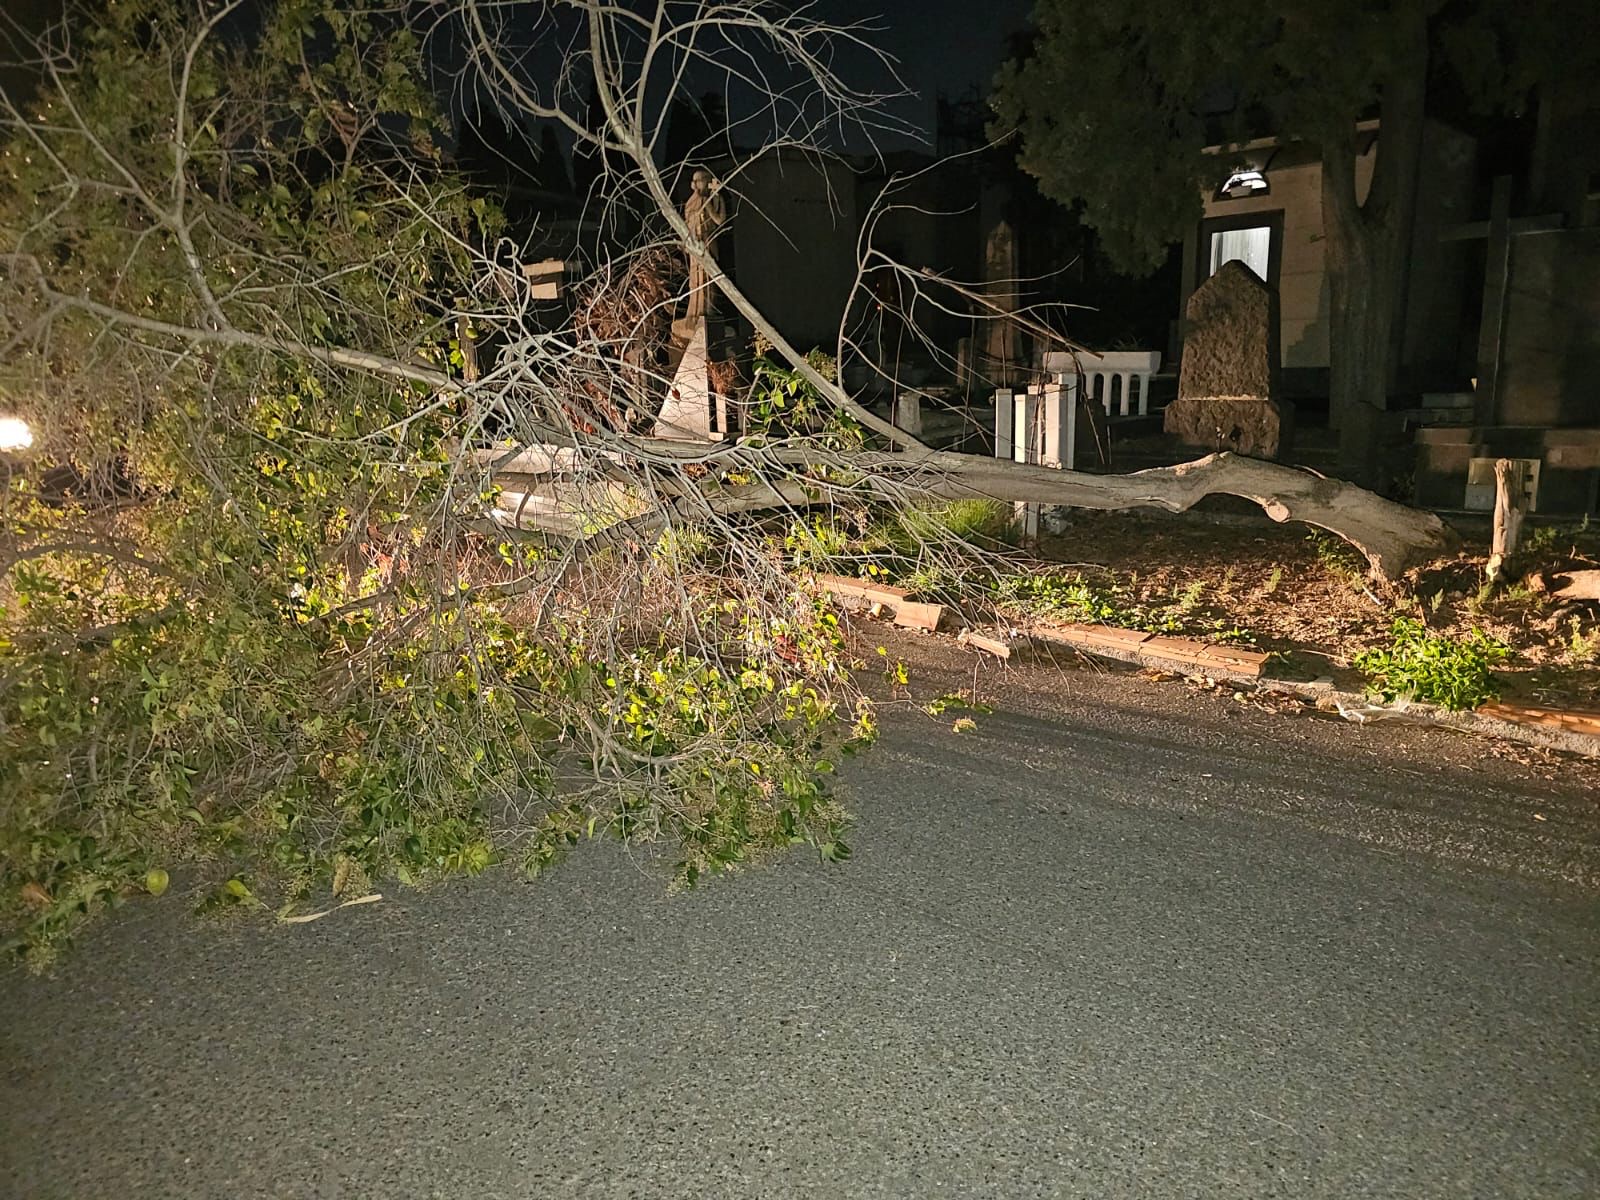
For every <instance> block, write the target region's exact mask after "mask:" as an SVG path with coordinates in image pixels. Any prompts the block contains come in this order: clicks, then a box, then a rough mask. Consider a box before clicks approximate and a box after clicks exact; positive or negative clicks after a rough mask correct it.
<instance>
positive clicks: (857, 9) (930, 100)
mask: <svg viewBox="0 0 1600 1200" xmlns="http://www.w3.org/2000/svg"><path fill="white" fill-rule="evenodd" d="M818 8H819V11H820V12H822V13H823V14H824V15H826V16H827V17H828V18H829V19H832V20H842V21H852V20H853V21H868V22H870V23H871V24H873V25H876V26H881V27H882V32H881V33H879V34H876V35H874V36H873V40H874V41H875V42H876V43H877V44H878V45H879V46H881V47H882V48H883V49H885V50H887V51H888V52H889V53H891V54H893V55H894V57H895V58H897V59H899V61H900V74H901V77H902V78H903V79H904V81H905V83H906V84H907V86H909V87H910V88H912V89H913V90H915V91H916V92H918V93H919V96H918V97H917V98H916V99H914V100H906V101H904V102H902V103H900V104H898V105H896V106H895V112H896V114H897V115H898V116H900V117H901V118H902V119H904V120H906V121H909V122H911V123H913V124H915V125H917V126H919V127H920V128H922V129H924V130H926V131H927V133H928V135H929V136H930V137H931V136H932V133H933V125H934V97H935V96H936V95H937V94H938V93H939V92H941V91H943V92H945V93H947V94H949V95H952V96H960V95H961V94H962V93H964V92H966V91H968V90H969V89H971V88H973V87H976V88H977V89H978V90H979V91H980V92H983V93H987V92H988V90H989V85H990V83H991V82H992V81H993V80H994V73H995V71H997V70H998V69H999V67H1000V63H1001V61H1002V60H1003V59H1004V58H1005V52H1006V39H1007V38H1008V37H1010V35H1011V34H1013V33H1016V32H1017V31H1019V30H1021V29H1022V28H1024V27H1025V26H1026V25H1027V22H1028V14H1029V12H1031V11H1032V9H1033V0H823V3H821V4H820V5H819V6H818Z"/></svg>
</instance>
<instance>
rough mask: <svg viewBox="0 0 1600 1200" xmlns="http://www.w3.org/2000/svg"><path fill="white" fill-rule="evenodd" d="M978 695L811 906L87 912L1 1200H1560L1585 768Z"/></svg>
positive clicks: (7, 1100)
mask: <svg viewBox="0 0 1600 1200" xmlns="http://www.w3.org/2000/svg"><path fill="white" fill-rule="evenodd" d="M1019 678H1021V680H1022V683H1021V684H1020V685H1019V686H1018V687H1017V688H1016V689H1015V694H1014V695H1013V696H1012V697H1011V698H1010V699H1009V700H1008V702H1007V710H1006V711H1004V712H1001V713H997V714H996V715H994V716H991V717H987V718H984V719H983V721H982V722H981V725H980V729H979V730H978V731H977V732H976V733H971V734H964V735H957V734H955V733H953V732H951V731H950V720H951V717H950V716H948V715H947V716H946V717H945V718H944V719H943V720H941V721H933V720H929V719H922V718H913V717H909V716H907V717H899V718H892V719H891V721H890V727H891V733H890V736H889V738H888V739H887V742H886V744H885V745H883V746H882V747H881V748H880V749H879V750H876V751H874V752H873V754H872V755H870V756H869V757H868V759H867V760H866V761H865V762H864V763H863V764H862V765H861V766H860V767H859V768H858V769H855V770H854V771H853V774H852V775H851V776H850V782H851V784H852V787H853V807H854V809H855V811H856V812H857V814H858V816H859V825H858V829H857V832H856V835H855V839H854V841H855V846H856V856H855V858H854V859H853V860H852V861H851V862H850V863H848V864H845V865H843V866H827V865H824V864H820V863H817V862H815V861H812V860H809V859H807V858H806V857H803V856H795V857H792V858H789V859H786V860H785V861H783V862H781V863H779V864H778V865H776V866H773V867H769V868H764V869H760V870H754V871H750V872H748V873H745V874H742V875H740V876H738V877H735V878H733V879H731V880H725V881H718V882H714V883H712V884H711V885H709V886H705V887H703V888H701V889H700V890H698V891H696V892H694V893H691V894H688V895H680V896H668V895H667V894H666V893H665V891H664V888H663V884H662V875H661V873H660V870H659V867H658V865H657V864H654V863H652V862H650V861H649V859H648V857H647V856H641V855H640V854H637V853H634V854H630V853H628V852H626V851H624V850H623V849H621V848H618V847H614V846H601V847H594V848H591V849H590V850H588V851H586V852H583V853H580V854H578V855H577V856H575V857H574V859H573V860H572V861H571V862H570V863H569V864H568V865H566V866H564V867H562V868H561V869H560V870H558V871H557V872H555V873H554V874H553V875H551V876H550V877H548V878H547V879H545V880H542V881H540V882H538V883H534V884H527V883H522V882H519V881H518V880H516V879H515V878H513V877H512V876H511V875H509V874H508V873H492V874H491V875H489V876H487V877H484V878H482V879H479V880H476V881H472V882H470V883H466V884H462V885H459V886H451V887H446V888H441V889H438V890H436V891H433V892H429V893H426V894H416V893H405V892H400V893H395V894H391V895H390V896H388V897H386V898H385V899H384V900H383V901H382V902H381V903H377V904H373V905H370V906H367V907H363V908H352V909H347V910H344V911H342V912H339V913H336V914H335V915H334V916H332V917H330V918H328V919H326V920H324V921H322V922H319V923H316V924H312V925H306V926H297V927H283V926H277V927H274V926H269V925H266V924H244V925H214V924H206V923H201V922H197V921H196V920H194V919H193V918H192V917H190V916H189V915H188V912H187V908H186V906H185V904H184V902H183V901H182V899H181V898H180V897H178V896H177V891H178V889H177V888H176V887H175V888H174V891H173V893H169V895H168V896H167V897H166V898H164V899H163V900H162V901H159V902H147V903H143V904H140V905H136V906H133V907H132V908H130V909H128V910H125V911H124V912H123V913H121V914H118V915H117V916H115V917H113V918H112V919H110V920H107V921H105V922H103V923H102V924H101V925H100V926H98V927H97V928H96V929H95V930H93V931H92V932H91V933H90V934H89V935H88V936H87V937H86V938H85V939H84V941H83V942H82V943H81V944H80V946H79V948H78V951H77V952H76V953H75V954H74V955H73V956H71V957H69V958H68V959H67V960H66V961H65V962H63V963H62V965H61V966H60V967H59V968H58V969H57V971H56V973H55V974H54V975H53V976H51V977H48V978H43V979H33V978H28V977H26V976H22V975H19V974H15V973H13V974H10V975H7V976H0V1014H3V1017H4V1019H3V1020H0V1196H4V1197H18V1198H24V1197H25V1198H27V1200H54V1198H58V1197H59V1198H74V1200H75V1198H78V1197H84V1198H92V1200H101V1198H111V1197H115V1198H118V1200H131V1198H134V1197H152V1198H155V1197H160V1198H161V1200H178V1198H188V1197H195V1198H206V1200H212V1198H217V1200H241V1198H245V1197H293V1198H297V1200H298V1198H302V1197H348V1198H350V1200H387V1198H390V1197H394V1198H406V1200H410V1198H413V1197H449V1198H451V1200H458V1198H460V1200H465V1198H469V1197H470V1198H472V1200H493V1198H500V1197H506V1198H510V1197H519V1198H520V1197H537V1198H545V1197H554V1198H559V1197H596V1198H600V1197H607V1198H609V1197H644V1198H653V1197H663V1198H669V1197H670V1198H676V1197H689V1196H694V1197H741V1198H748V1197H857V1196H863V1197H865V1196H885V1197H914V1198H922V1197H947V1196H948V1197H958V1196H963V1197H964V1196H970V1197H996V1198H1003V1197H1033V1196H1082V1197H1094V1198H1104V1197H1122V1196H1152V1197H1165V1196H1173V1197H1178V1196H1223V1197H1253V1196H1283V1197H1314V1196H1327V1197H1341V1198H1349V1197H1358V1196H1393V1197H1406V1198H1408V1200H1416V1198H1419V1197H1433V1196H1438V1197H1452V1198H1459V1197H1521V1196H1527V1197H1561V1196H1571V1197H1593V1196H1596V1195H1600V1033H1597V1028H1600V1026H1597V1022H1600V882H1597V881H1600V815H1597V811H1596V807H1597V805H1596V795H1597V792H1596V791H1595V790H1593V789H1594V785H1595V780H1596V775H1595V772H1594V770H1593V768H1591V767H1588V766H1580V767H1572V766H1566V765H1562V764H1560V763H1554V762H1549V761H1543V760H1540V759H1538V758H1537V757H1535V758H1534V759H1532V760H1531V761H1529V762H1527V763H1517V762H1514V761H1505V760H1502V759H1500V758H1496V757H1494V756H1493V753H1492V745H1491V744H1490V743H1487V742H1482V741H1475V740H1472V739H1469V738H1465V737H1462V736H1460V735H1454V734H1443V733H1434V732H1427V731H1416V730H1398V731H1387V730H1381V729H1356V728H1353V727H1348V726H1344V725H1341V724H1338V723H1335V722H1323V721H1319V720H1314V719H1311V718H1308V717H1298V718H1289V717H1284V716H1279V715H1272V714H1269V713H1265V712H1257V711H1255V710H1253V709H1250V708H1248V707H1246V706H1245V705H1243V704H1239V703H1237V702H1234V701H1232V700H1231V698H1229V697H1227V696H1226V695H1221V696H1211V695H1206V694H1200V695H1190V694H1189V693H1188V692H1187V691H1186V690H1185V689H1184V688H1183V686H1182V685H1173V684H1165V685H1161V684H1154V683H1150V682H1147V681H1144V680H1141V679H1137V678H1128V677H1113V676H1097V675H1092V674H1089V673H1086V672H1079V673H1076V674H1074V675H1072V676H1070V677H1069V678H1068V679H1067V680H1066V682H1065V683H1061V681H1059V680H1058V681H1057V685H1059V686H1054V687H1051V686H1046V685H1044V684H1039V686H1038V687H1037V688H1036V687H1035V686H1034V685H1035V684H1038V683H1039V681H1038V680H1032V681H1030V680H1028V679H1027V678H1026V673H1023V675H1022V676H1019Z"/></svg>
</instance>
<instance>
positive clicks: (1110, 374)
mask: <svg viewBox="0 0 1600 1200" xmlns="http://www.w3.org/2000/svg"><path fill="white" fill-rule="evenodd" d="M1160 369H1161V352H1160V351H1159V350H1108V351H1106V352H1105V353H1104V354H1096V353H1094V352H1092V351H1088V350H1080V351H1078V352H1077V353H1075V354H1074V353H1072V352H1071V351H1065V350H1059V351H1051V352H1050V353H1048V354H1046V355H1045V356H1044V371H1045V374H1046V375H1050V376H1053V377H1054V378H1055V381H1056V382H1057V383H1060V384H1065V383H1066V382H1067V381H1068V380H1076V379H1077V378H1078V377H1079V376H1082V378H1083V396H1084V399H1085V400H1098V401H1099V402H1100V406H1101V407H1102V408H1104V409H1105V411H1106V415H1107V416H1108V417H1109V416H1111V415H1112V412H1111V409H1112V404H1113V394H1114V393H1115V397H1114V398H1115V403H1116V407H1117V411H1118V413H1120V414H1121V415H1122V416H1124V417H1127V416H1132V415H1133V408H1134V404H1133V394H1134V386H1135V384H1137V385H1138V393H1139V404H1138V409H1139V415H1140V416H1141V417H1144V416H1149V414H1150V377H1151V376H1152V375H1154V374H1155V373H1156V372H1157V371H1159V370H1160Z"/></svg>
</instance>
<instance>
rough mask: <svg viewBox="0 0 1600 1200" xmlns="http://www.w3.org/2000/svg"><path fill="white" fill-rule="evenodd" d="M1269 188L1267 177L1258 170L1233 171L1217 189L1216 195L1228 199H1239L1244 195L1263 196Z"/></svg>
mask: <svg viewBox="0 0 1600 1200" xmlns="http://www.w3.org/2000/svg"><path fill="white" fill-rule="evenodd" d="M1271 190H1272V187H1271V185H1270V184H1268V183H1267V177H1266V176H1265V175H1263V174H1262V173H1261V172H1260V171H1253V170H1252V171H1235V172H1234V173H1233V174H1232V175H1229V176H1228V181H1227V182H1226V183H1224V184H1223V185H1222V187H1220V188H1219V189H1218V190H1217V195H1219V196H1223V197H1226V198H1227V199H1229V200H1239V199H1242V198H1244V197H1245V196H1265V195H1266V194H1267V193H1268V192H1270V191H1271Z"/></svg>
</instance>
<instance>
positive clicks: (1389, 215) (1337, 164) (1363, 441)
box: [1321, 11, 1428, 487]
mask: <svg viewBox="0 0 1600 1200" xmlns="http://www.w3.org/2000/svg"><path fill="white" fill-rule="evenodd" d="M1395 45H1396V50H1395V58H1394V61H1393V64H1392V66H1391V68H1390V71H1389V73H1388V76H1387V78H1386V80H1385V82H1384V86H1383V107H1382V110H1381V124H1380V126H1379V130H1378V145H1377V149H1376V156H1377V158H1376V162H1375V164H1374V167H1373V174H1372V181H1371V185H1370V186H1369V188H1368V190H1367V195H1366V197H1365V198H1364V199H1360V200H1358V198H1357V195H1356V138H1355V130H1354V127H1353V123H1352V124H1350V125H1346V126H1345V127H1344V128H1342V129H1340V130H1338V131H1330V132H1329V133H1327V134H1325V135H1324V137H1323V138H1322V139H1321V141H1322V214H1323V232H1324V235H1325V238H1326V241H1325V256H1326V257H1325V264H1326V270H1327V275H1328V297H1329V301H1330V309H1329V314H1328V365H1329V372H1328V374H1329V379H1328V388H1329V397H1328V403H1329V421H1330V424H1332V426H1333V427H1334V428H1335V429H1337V430H1338V431H1339V464H1340V471H1341V473H1342V474H1343V475H1344V476H1345V477H1346V478H1348V479H1350V480H1352V481H1354V482H1357V483H1360V484H1363V485H1365V486H1368V487H1371V486H1374V485H1376V484H1377V483H1378V482H1379V481H1380V480H1379V476H1380V473H1381V472H1380V464H1381V459H1382V455H1381V453H1380V451H1381V448H1382V436H1383V432H1384V430H1383V416H1382V414H1383V412H1384V410H1385V409H1386V408H1387V407H1388V397H1389V393H1390V391H1391V390H1392V388H1393V387H1394V385H1395V377H1396V373H1397V369H1398V366H1399V360H1400V349H1401V345H1402V335H1403V323H1402V318H1403V316H1404V295H1405V284H1406V264H1407V249H1408V243H1409V241H1410V237H1411V226H1412V221H1413V216H1414V214H1415V212H1416V193H1417V171H1418V162H1419V157H1420V154H1421V149H1422V132H1423V116H1424V107H1423V106H1424V99H1425V89H1426V82H1427V71H1428V36H1427V22H1426V19H1425V18H1424V17H1423V15H1422V14H1421V13H1420V12H1419V11H1418V12H1412V13H1410V14H1409V15H1408V16H1407V17H1406V19H1405V24H1404V25H1403V26H1402V27H1401V29H1400V30H1399V31H1398V36H1397V38H1396V43H1395Z"/></svg>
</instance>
